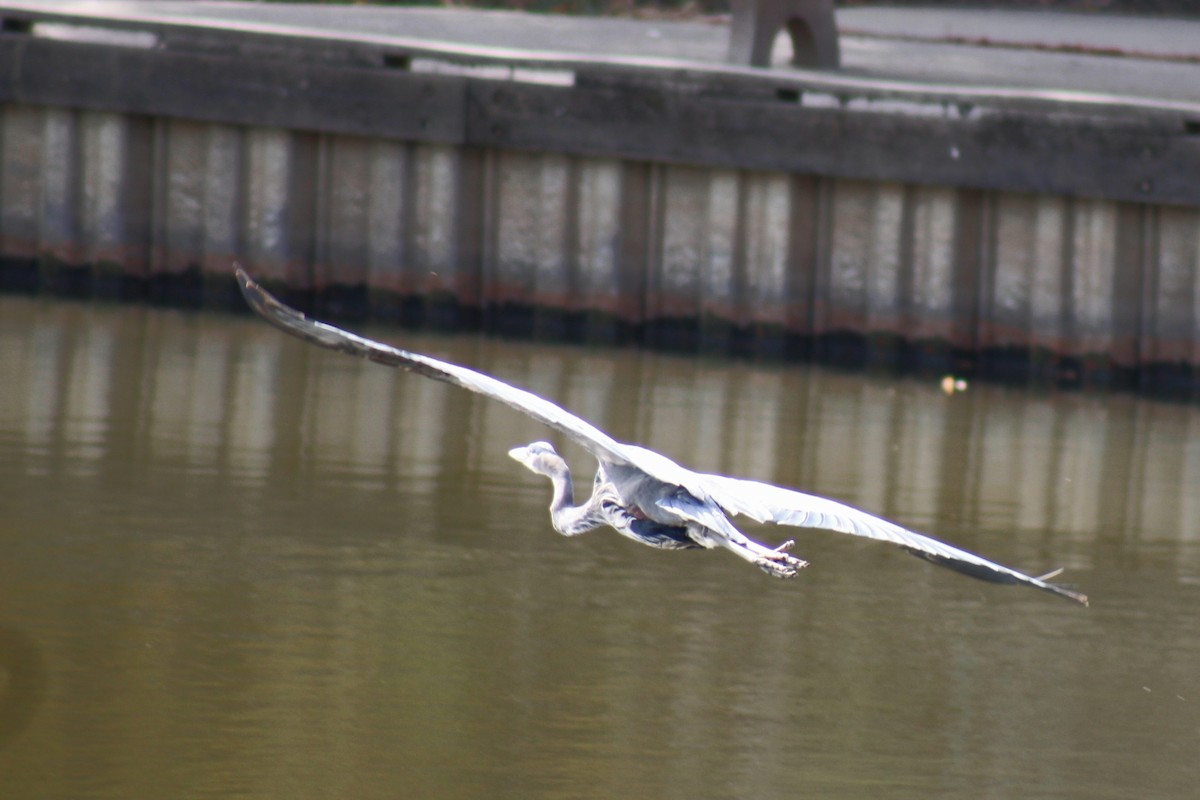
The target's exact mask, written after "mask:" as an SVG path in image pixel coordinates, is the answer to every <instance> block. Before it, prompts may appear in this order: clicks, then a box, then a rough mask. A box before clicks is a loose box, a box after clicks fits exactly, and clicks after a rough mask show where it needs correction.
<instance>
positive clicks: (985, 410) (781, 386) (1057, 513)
mask: <svg viewBox="0 0 1200 800" xmlns="http://www.w3.org/2000/svg"><path fill="white" fill-rule="evenodd" d="M0 310H2V311H3V314H2V319H3V320H4V327H3V328H0V373H2V374H3V375H4V376H5V384H6V391H5V392H4V393H3V394H2V395H0V428H2V429H3V430H4V431H6V432H7V433H6V435H7V436H10V437H16V438H17V439H19V440H23V441H24V442H25V443H26V450H27V452H28V453H29V454H30V458H33V459H37V458H63V457H66V458H69V464H70V468H71V469H73V470H76V471H80V472H82V473H86V474H95V473H97V472H99V471H103V469H104V465H105V463H106V462H107V461H109V460H111V459H113V458H114V457H123V456H125V455H128V454H131V453H144V454H145V455H146V457H148V458H150V459H151V460H153V461H156V462H161V463H171V462H178V461H179V460H180V459H186V460H187V462H189V463H192V464H209V465H210V466H211V468H212V469H213V470H221V471H223V472H224V473H225V474H228V475H231V476H235V477H236V479H237V480H238V481H239V482H243V483H246V484H249V485H255V484H261V483H262V482H264V481H270V480H271V479H272V475H273V473H275V472H277V471H278V470H280V469H285V467H284V466H283V465H284V464H285V463H286V462H287V460H288V459H290V458H292V457H293V456H294V455H295V454H296V453H298V452H303V453H305V455H306V457H307V458H309V459H312V460H313V461H314V462H315V463H319V464H323V465H324V466H326V467H333V468H335V469H336V470H337V472H338V473H339V474H341V475H342V477H343V478H344V479H345V480H347V481H351V482H355V483H360V484H366V485H376V486H380V487H383V486H387V485H389V484H391V483H392V482H393V481H394V465H397V464H403V465H405V471H406V473H407V474H408V475H410V476H411V475H412V474H414V471H415V472H416V474H419V475H424V476H425V477H426V478H429V479H435V480H436V479H437V476H438V475H439V474H442V469H443V467H442V466H441V465H443V464H444V463H445V460H446V459H447V458H453V459H459V458H461V459H468V460H469V462H470V463H468V464H466V465H465V466H466V467H467V468H471V469H479V468H480V467H481V466H488V465H491V466H495V465H497V464H503V463H504V462H503V459H504V453H505V452H506V448H507V447H509V446H512V445H513V444H514V443H520V442H523V441H526V440H529V439H531V438H537V437H539V436H542V435H544V431H543V430H542V429H541V427H540V426H538V425H536V424H535V423H532V422H529V421H527V420H524V419H521V418H518V416H517V415H515V414H514V413H512V412H511V411H509V410H508V409H505V408H501V407H491V406H490V405H489V404H487V403H482V402H479V401H478V400H477V398H473V397H470V396H467V395H465V394H462V395H461V396H460V393H457V392H454V390H453V389H449V388H448V387H445V386H441V385H439V384H436V383H431V382H429V381H421V380H410V379H408V378H407V377H406V376H405V375H403V374H392V373H391V372H389V371H387V370H379V369H374V370H372V369H369V368H367V367H368V365H364V364H359V363H357V362H355V361H352V360H348V359H331V358H328V357H325V354H323V353H306V352H302V350H297V349H296V345H294V344H293V343H290V342H287V341H285V340H282V339H281V338H280V337H279V336H278V335H277V334H276V333H275V332H274V331H272V330H271V329H268V328H262V327H260V326H257V325H254V324H253V322H252V321H249V320H229V319H222V318H212V319H210V318H206V317H203V316H188V315H181V314H177V313H171V312H160V311H152V310H146V309H139V308H120V309H117V308H111V309H110V308H104V307H94V308H89V307H87V306H81V305H76V304H71V303H55V304H44V303H37V302H30V301H27V300H23V299H17V298H3V297H0ZM380 335H381V336H383V338H391V339H394V340H399V341H403V343H404V344H405V346H409V347H413V348H415V349H417V350H421V351H425V352H431V353H436V354H439V355H441V356H444V357H446V358H448V359H449V360H452V361H455V362H458V363H463V364H468V365H471V366H473V367H477V368H479V369H482V370H484V371H487V372H490V373H493V374H497V375H500V376H503V378H504V379H505V380H508V381H510V382H512V383H514V384H516V385H520V386H523V387H526V388H529V389H531V390H533V391H535V392H537V393H539V394H542V395H544V396H546V397H550V398H553V399H555V400H556V401H558V402H560V403H561V404H562V405H564V406H565V407H567V408H569V409H571V410H572V411H575V412H577V413H579V414H581V415H582V416H584V417H585V418H588V419H590V420H592V421H594V422H596V423H597V424H599V425H601V426H602V427H604V428H606V429H608V430H611V431H612V432H613V435H614V436H616V437H618V438H620V439H623V440H626V441H641V442H645V443H646V444H647V445H648V446H651V447H655V448H658V449H661V450H663V451H664V452H665V453H667V454H669V455H670V456H671V457H672V458H675V459H676V460H678V461H680V462H681V463H684V464H688V465H689V466H692V467H695V468H697V469H702V470H707V471H716V472H722V473H726V474H736V475H743V476H747V477H753V478H758V479H762V480H767V481H773V482H776V483H780V484H783V485H790V486H796V487H799V488H802V489H806V490H812V491H819V492H823V493H828V494H830V495H832V496H835V497H837V498H838V499H841V500H844V501H847V502H851V503H853V504H855V505H858V506H860V507H863V508H866V509H869V510H871V511H873V512H876V513H880V514H886V515H890V516H892V517H898V518H901V519H903V520H907V521H908V522H909V523H911V524H915V525H921V524H922V523H923V522H924V521H926V520H929V519H945V518H950V519H955V520H959V521H961V527H962V528H964V529H970V528H975V527H979V526H980V525H983V526H985V527H988V528H993V529H1004V530H1008V531H1012V532H1013V534H1014V535H1017V536H1019V535H1020V533H1021V531H1023V530H1046V529H1053V530H1055V531H1056V532H1057V533H1058V535H1059V536H1072V537H1078V538H1080V539H1091V538H1092V537H1095V536H1097V535H1098V534H1099V533H1100V532H1103V534H1104V535H1105V536H1122V535H1126V534H1131V533H1133V534H1134V535H1138V536H1141V535H1149V536H1154V537H1166V538H1176V537H1184V538H1186V537H1188V536H1189V535H1190V532H1192V531H1196V530H1200V498H1196V497H1195V496H1194V492H1193V491H1192V488H1193V487H1195V486H1197V485H1200V445H1197V444H1196V443H1197V442H1200V435H1197V434H1198V432H1197V430H1196V428H1197V427H1198V426H1200V416H1198V415H1197V413H1196V411H1195V409H1192V408H1190V407H1187V406H1177V405H1171V404H1162V403H1155V402H1148V401H1142V400H1138V399H1134V398H1131V397H1126V396H1101V397H1089V396H1081V395H1073V394H1066V395H1051V394H1030V393H1023V392H1013V391H1009V390H1006V389H1002V388H997V387H987V386H982V385H979V384H975V385H974V386H973V387H972V389H971V390H970V391H969V392H966V393H963V394H958V395H955V396H952V397H946V396H943V395H942V393H941V392H940V391H938V388H937V384H936V382H935V381H932V380H931V381H929V382H928V383H927V384H926V383H916V382H913V381H904V382H900V383H894V382H880V381H875V380H870V379H863V378H861V377H856V376H847V375H841V374H837V373H831V372H828V371H822V370H813V369H809V368H806V367H790V368H775V367H754V366H750V365H746V364H744V363H734V364H729V365H716V364H713V363H711V362H707V361H703V360H693V359H678V358H673V357H664V356H660V355H655V354H647V353H631V352H625V351H620V352H615V353H607V352H606V353H602V354H597V353H594V352H592V351H588V350H586V349H578V348H570V347H565V348H559V347H543V346H535V345H525V344H522V345H514V344H510V343H502V342H494V341H487V340H482V339H478V338H474V337H455V338H445V337H428V336H425V335H421V334H412V333H409V332H403V331H389V332H385V333H382V334H380ZM464 427H465V428H467V429H470V430H472V431H474V432H475V434H473V436H472V437H471V438H473V439H475V440H476V442H477V443H476V444H472V445H471V446H470V447H468V448H466V449H465V450H464V451H463V452H461V453H456V452H454V451H456V450H457V449H458V448H460V447H461V445H462V442H461V438H462V437H461V436H460V435H458V434H457V432H458V431H460V430H462V429H463V428H464ZM698 429H703V430H706V431H709V432H711V433H710V434H709V435H705V436H696V435H695V431H696V430H698ZM489 443H491V444H489ZM735 444H736V446H734V445H735ZM447 448H449V449H447ZM568 455H570V451H569V450H568ZM498 469H500V470H501V471H503V468H498ZM946 533H947V535H951V534H952V532H949V531H948V532H946ZM1067 566H1071V565H1070V564H1068V565H1067Z"/></svg>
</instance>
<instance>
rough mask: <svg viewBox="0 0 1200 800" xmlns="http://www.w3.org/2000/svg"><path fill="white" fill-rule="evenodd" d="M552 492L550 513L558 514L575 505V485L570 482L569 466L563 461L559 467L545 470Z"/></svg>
mask: <svg viewBox="0 0 1200 800" xmlns="http://www.w3.org/2000/svg"><path fill="white" fill-rule="evenodd" d="M546 476H547V477H548V478H550V483H551V484H553V485H554V494H553V495H551V497H550V513H551V514H558V513H560V512H563V511H566V510H568V509H571V508H574V507H575V486H574V484H573V483H572V482H571V468H570V467H568V466H567V465H566V463H565V462H564V463H563V464H562V466H561V467H559V468H557V469H555V470H553V471H551V472H547V473H546Z"/></svg>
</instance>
